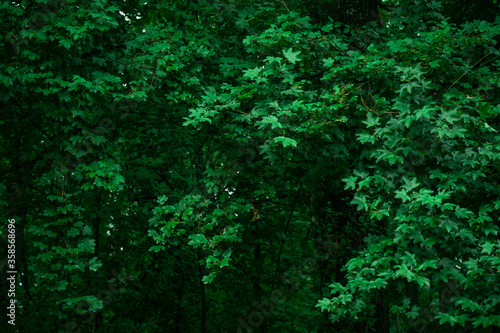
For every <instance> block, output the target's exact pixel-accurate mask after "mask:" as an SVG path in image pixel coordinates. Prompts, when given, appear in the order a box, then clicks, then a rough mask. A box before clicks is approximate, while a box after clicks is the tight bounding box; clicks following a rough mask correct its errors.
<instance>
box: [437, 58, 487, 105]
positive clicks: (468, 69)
mask: <svg viewBox="0 0 500 333" xmlns="http://www.w3.org/2000/svg"><path fill="white" fill-rule="evenodd" d="M490 54H491V51H490V52H488V53H487V54H486V55H485V56H483V57H482V58H481V59H479V60H478V61H477V62H476V63H475V64H474V65H473V66H472V67H471V68H467V70H466V71H465V72H464V73H463V74H462V75H460V77H459V78H458V79H456V80H455V82H453V84H452V85H451V86H449V87H448V89H446V91H445V92H444V93H442V94H441V96H443V95H444V94H446V93H447V92H448V90H450V89H451V88H453V86H454V85H455V84H456V83H457V82H458V81H460V79H461V78H462V77H464V75H465V74H467V73H468V72H469V71H470V70H471V69H473V68H474V67H476V65H477V64H479V63H480V62H481V60H483V59H484V58H486V57H487V56H489V55H490Z"/></svg>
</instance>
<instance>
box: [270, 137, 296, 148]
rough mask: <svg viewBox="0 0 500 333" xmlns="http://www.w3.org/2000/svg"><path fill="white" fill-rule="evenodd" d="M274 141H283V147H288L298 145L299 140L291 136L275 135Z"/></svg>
mask: <svg viewBox="0 0 500 333" xmlns="http://www.w3.org/2000/svg"><path fill="white" fill-rule="evenodd" d="M273 142H281V144H282V145H283V147H288V146H292V147H297V141H295V140H294V139H291V138H286V137H284V136H278V137H275V138H274V139H273Z"/></svg>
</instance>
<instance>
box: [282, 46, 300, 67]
mask: <svg viewBox="0 0 500 333" xmlns="http://www.w3.org/2000/svg"><path fill="white" fill-rule="evenodd" d="M299 54H300V51H297V52H293V50H292V48H289V49H288V50H284V51H283V55H284V56H285V58H286V59H287V60H288V61H290V62H291V63H292V64H295V63H296V62H297V61H300V60H301V59H299V58H298V57H297V56H298V55H299Z"/></svg>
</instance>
